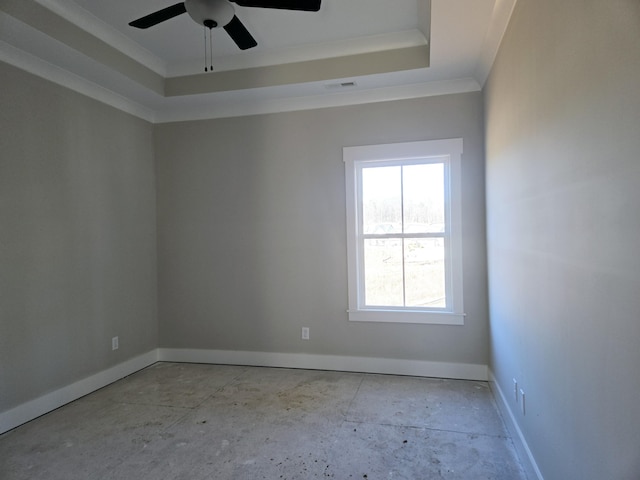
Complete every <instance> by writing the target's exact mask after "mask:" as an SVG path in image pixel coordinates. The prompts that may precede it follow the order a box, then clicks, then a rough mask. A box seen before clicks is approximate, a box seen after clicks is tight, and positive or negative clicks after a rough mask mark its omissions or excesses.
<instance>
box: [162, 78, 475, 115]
mask: <svg viewBox="0 0 640 480" xmlns="http://www.w3.org/2000/svg"><path fill="white" fill-rule="evenodd" d="M350 80H354V79H353V78H350ZM336 81H339V79H338V80H336ZM355 81H357V77H356V78H355ZM324 83H326V82H324ZM480 90H481V87H480V84H479V83H478V82H476V81H475V80H474V79H473V78H456V79H453V80H444V81H434V82H424V83H415V84H410V85H398V86H392V87H380V88H370V89H362V90H351V91H349V92H340V93H327V94H323V95H310V96H301V97H289V98H277V99H266V100H259V101H255V100H252V101H245V102H242V101H239V102H233V103H224V102H220V101H217V100H216V96H217V94H204V95H201V96H200V97H199V98H200V99H201V101H199V102H198V105H197V106H195V105H190V106H188V107H184V108H183V107H181V106H180V104H179V102H178V103H176V104H175V105H174V106H173V107H172V108H171V109H169V110H166V111H158V112H156V119H155V123H171V122H186V121H191V120H211V119H216V118H233V117H244V116H247V115H262V114H269V113H283V112H297V111H301V110H316V109H320V108H331V107H344V106H349V105H363V104H368V103H378V102H388V101H395V100H410V99H413V98H423V97H436V96H440V95H451V94H456V93H469V92H479V91H480Z"/></svg>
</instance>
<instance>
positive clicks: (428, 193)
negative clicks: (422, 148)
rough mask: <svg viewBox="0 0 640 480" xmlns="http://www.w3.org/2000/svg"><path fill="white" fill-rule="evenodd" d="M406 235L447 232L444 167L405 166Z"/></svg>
mask: <svg viewBox="0 0 640 480" xmlns="http://www.w3.org/2000/svg"><path fill="white" fill-rule="evenodd" d="M403 193H404V199H403V200H404V225H405V226H404V232H405V233H427V232H444V220H445V215H444V164H442V163H428V164H422V165H407V166H405V167H403Z"/></svg>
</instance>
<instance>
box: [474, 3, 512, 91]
mask: <svg viewBox="0 0 640 480" xmlns="http://www.w3.org/2000/svg"><path fill="white" fill-rule="evenodd" d="M516 2H517V0H496V3H495V5H494V6H493V13H492V15H491V22H490V23H489V28H488V29H487V34H486V36H485V38H484V42H483V44H482V51H481V54H480V59H479V61H478V65H477V66H476V69H475V72H474V77H475V78H476V79H477V80H478V83H479V84H480V85H483V86H484V84H485V82H486V81H487V78H488V77H489V73H491V68H492V67H493V62H495V60H496V56H497V55H498V50H499V48H500V44H501V43H502V38H503V37H504V34H505V32H506V31H507V27H508V26H509V21H510V20H511V15H512V14H513V10H514V8H515V7H516Z"/></svg>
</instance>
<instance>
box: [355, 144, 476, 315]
mask: <svg viewBox="0 0 640 480" xmlns="http://www.w3.org/2000/svg"><path fill="white" fill-rule="evenodd" d="M461 156H462V139H459V138H458V139H450V140H433V141H424V142H410V143H397V144H388V145H370V146H364V147H345V148H344V149H343V157H344V161H345V173H346V190H347V234H348V239H347V254H348V274H349V320H354V321H373V322H401V323H438V324H449V325H462V324H463V323H464V313H463V304H462V248H461V238H460V237H461V234H460V228H461V227H460V193H461V192H460V157H461Z"/></svg>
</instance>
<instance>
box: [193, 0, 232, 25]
mask: <svg viewBox="0 0 640 480" xmlns="http://www.w3.org/2000/svg"><path fill="white" fill-rule="evenodd" d="M184 6H185V8H186V9H187V13H188V14H189V16H190V17H191V18H193V20H194V21H195V22H196V23H198V24H200V25H204V22H205V21H206V20H213V21H214V22H215V24H216V27H224V26H225V25H227V24H228V23H229V22H230V21H231V20H232V19H233V16H234V14H235V11H234V9H233V6H232V5H231V4H230V3H229V2H228V1H227V0H184Z"/></svg>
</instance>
